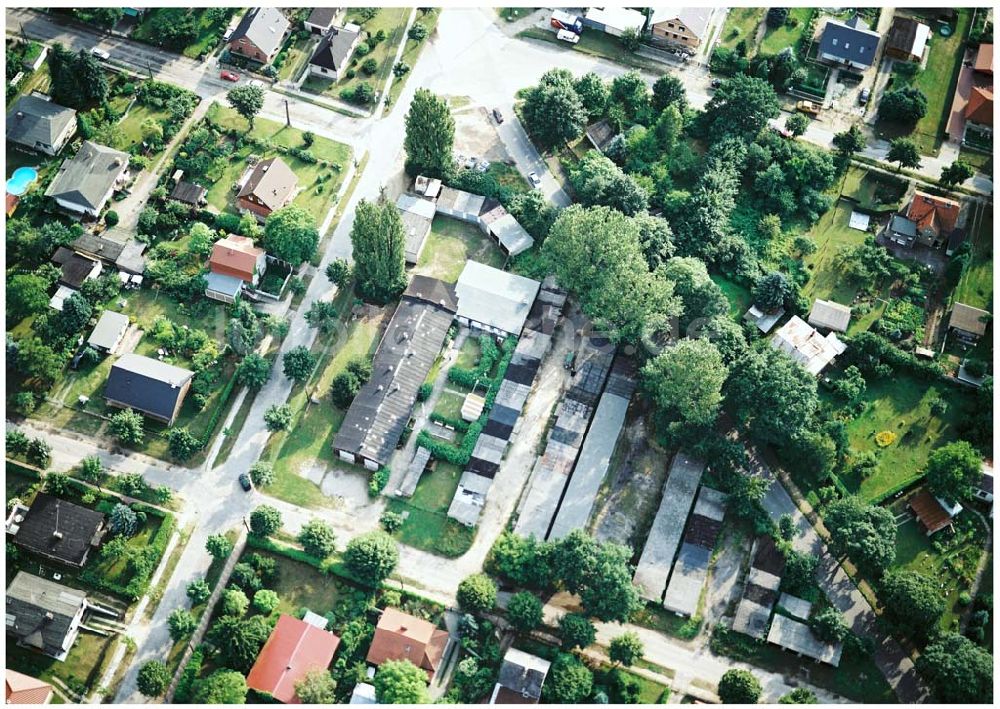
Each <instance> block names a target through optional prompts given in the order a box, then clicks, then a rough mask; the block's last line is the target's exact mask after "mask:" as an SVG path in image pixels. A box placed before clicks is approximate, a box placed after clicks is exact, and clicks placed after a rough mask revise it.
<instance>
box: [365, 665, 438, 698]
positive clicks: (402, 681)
mask: <svg viewBox="0 0 1000 709" xmlns="http://www.w3.org/2000/svg"><path fill="white" fill-rule="evenodd" d="M374 684H375V697H376V698H377V699H378V703H379V704H428V703H429V702H430V696H429V695H428V694H427V673H426V672H424V671H423V670H422V669H420V668H419V667H417V666H416V665H414V664H413V663H412V662H410V661H409V660H388V661H386V662H383V663H382V664H381V665H379V668H378V671H377V672H376V673H375V681H374Z"/></svg>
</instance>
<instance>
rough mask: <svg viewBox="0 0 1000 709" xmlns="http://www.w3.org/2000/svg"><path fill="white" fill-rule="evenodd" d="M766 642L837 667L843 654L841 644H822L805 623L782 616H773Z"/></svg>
mask: <svg viewBox="0 0 1000 709" xmlns="http://www.w3.org/2000/svg"><path fill="white" fill-rule="evenodd" d="M767 641H768V642H769V643H772V644H774V645H778V646H779V647H783V648H785V649H786V650H791V651H792V652H794V653H797V654H799V655H805V656H806V657H810V658H812V659H814V660H818V661H819V662H825V663H826V664H828V665H833V666H834V667H838V666H839V665H840V656H841V655H842V654H843V652H844V645H843V643H839V642H838V643H827V642H823V641H822V640H820V639H819V638H817V637H816V635H814V634H813V631H812V630H811V629H810V628H809V626H808V625H806V624H805V623H801V622H799V621H797V620H795V619H794V618H789V617H787V616H783V615H775V616H774V620H773V621H772V622H771V632H769V633H768V634H767Z"/></svg>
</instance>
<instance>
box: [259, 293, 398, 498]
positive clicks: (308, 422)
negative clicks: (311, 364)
mask: <svg viewBox="0 0 1000 709" xmlns="http://www.w3.org/2000/svg"><path fill="white" fill-rule="evenodd" d="M345 293H347V294H348V295H349V293H348V292H347V291H345ZM346 297H347V296H344V299H343V300H342V301H341V303H342V305H343V304H344V302H345V301H346ZM388 315H389V312H388V311H387V310H382V311H380V312H379V314H378V315H377V316H375V317H368V318H363V319H360V320H354V321H352V322H351V323H350V324H348V325H347V326H346V327H345V329H344V330H343V335H342V338H343V339H342V340H341V341H339V342H338V343H336V344H335V345H334V346H333V347H332V348H331V349H330V350H329V351H328V352H327V354H326V355H325V356H324V357H323V358H322V359H321V361H320V363H319V365H318V367H317V372H316V373H314V375H313V379H311V380H310V382H309V383H308V387H307V388H303V387H300V386H296V387H295V389H294V390H293V392H292V397H291V398H290V400H289V405H290V406H291V407H292V411H293V415H294V417H295V418H294V419H293V422H292V428H291V430H289V431H285V432H281V433H277V434H275V435H274V436H273V437H272V439H271V441H270V443H269V444H268V449H267V451H266V452H265V455H266V456H268V457H269V458H270V460H271V461H272V462H273V463H274V473H275V480H274V484H273V485H271V486H269V487H268V488H267V492H268V494H269V495H273V496H274V497H277V498H278V499H281V500H285V501H286V502H293V503H295V504H299V505H303V506H306V507H323V506H326V505H329V504H330V502H331V498H329V497H327V496H326V495H324V494H323V492H322V491H321V490H320V488H319V486H318V485H317V484H316V483H314V482H312V481H310V480H307V479H306V478H305V477H304V476H303V472H304V471H305V470H306V469H307V468H309V467H311V466H313V465H315V464H316V463H317V462H319V463H321V464H323V465H325V466H326V467H327V468H330V467H333V466H336V465H338V462H337V460H336V459H335V458H334V455H333V449H332V448H331V446H332V444H333V437H334V436H335V435H336V433H337V431H338V430H340V424H341V423H342V422H343V420H344V414H345V412H344V411H343V410H341V409H338V408H337V407H336V406H334V405H333V403H332V402H331V401H330V399H329V397H328V396H327V394H328V392H329V389H330V382H332V381H333V378H334V377H335V376H336V375H337V374H339V373H340V372H341V371H342V370H343V369H344V367H345V366H346V365H347V362H348V361H350V360H351V359H354V358H355V357H368V358H369V359H370V357H371V355H372V354H373V353H374V352H375V348H376V347H377V346H378V339H379V335H380V333H381V331H382V321H383V319H384V318H386V317H388ZM306 389H308V390H309V391H312V392H314V395H315V396H317V397H320V398H321V402H320V403H319V404H313V403H310V402H309V399H308V396H307V395H306Z"/></svg>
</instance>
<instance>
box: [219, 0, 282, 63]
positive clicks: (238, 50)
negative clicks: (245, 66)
mask: <svg viewBox="0 0 1000 709" xmlns="http://www.w3.org/2000/svg"><path fill="white" fill-rule="evenodd" d="M291 28H292V25H291V23H290V22H289V21H288V18H286V17H285V15H284V14H283V13H282V12H281V10H280V9H278V8H276V7H255V8H253V9H252V10H250V11H249V12H247V13H246V14H245V15H243V19H242V20H240V24H239V25H237V27H236V30H235V31H234V32H233V34H232V36H231V37H230V38H229V51H230V52H232V53H233V54H238V55H240V56H243V57H247V58H248V59H253V60H254V61H257V62H260V63H261V64H266V63H268V62H269V61H271V60H272V59H273V58H274V55H275V54H277V53H278V50H279V49H281V43H282V42H284V41H285V37H287V36H288V33H289V31H290V30H291Z"/></svg>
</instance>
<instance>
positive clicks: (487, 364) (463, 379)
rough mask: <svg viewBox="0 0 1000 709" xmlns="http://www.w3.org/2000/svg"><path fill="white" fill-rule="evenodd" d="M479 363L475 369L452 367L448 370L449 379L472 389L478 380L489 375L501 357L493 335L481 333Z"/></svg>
mask: <svg viewBox="0 0 1000 709" xmlns="http://www.w3.org/2000/svg"><path fill="white" fill-rule="evenodd" d="M479 350H480V355H479V363H478V364H477V365H476V367H475V368H474V369H466V368H465V367H457V366H456V367H452V368H451V369H449V370H448V381H450V382H452V383H454V384H458V385H459V386H464V387H466V388H467V389H471V388H473V387H474V386H476V384H477V383H478V382H480V381H481V380H483V379H485V378H486V377H488V376H489V374H490V371H491V370H492V369H493V365H494V364H496V363H497V360H498V359H499V358H500V349H499V348H498V347H497V344H496V342H495V341H494V339H493V336H492V335H481V336H480V337H479Z"/></svg>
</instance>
